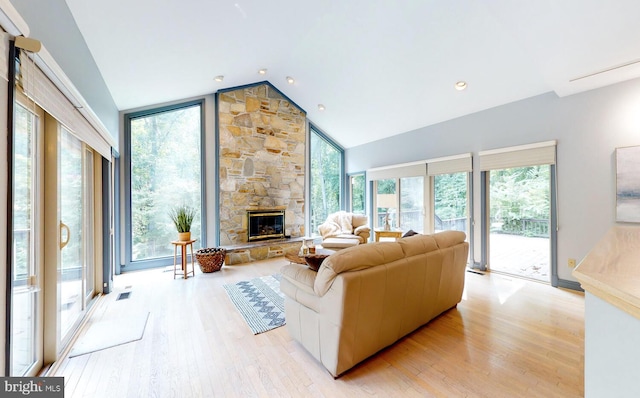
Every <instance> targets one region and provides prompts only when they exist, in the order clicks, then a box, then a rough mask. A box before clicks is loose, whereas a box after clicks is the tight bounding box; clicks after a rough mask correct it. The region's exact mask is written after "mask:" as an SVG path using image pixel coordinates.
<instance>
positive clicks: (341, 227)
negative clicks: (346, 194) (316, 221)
mask: <svg viewBox="0 0 640 398" xmlns="http://www.w3.org/2000/svg"><path fill="white" fill-rule="evenodd" d="M368 222H369V219H368V217H367V216H366V215H362V214H353V213H348V212H345V211H339V212H337V213H332V214H329V216H328V217H327V220H326V221H325V222H324V223H322V224H320V225H319V226H318V232H320V235H322V246H323V247H327V248H335V249H340V248H344V247H351V246H356V245H359V244H361V243H367V241H368V240H369V236H371V228H369V225H368Z"/></svg>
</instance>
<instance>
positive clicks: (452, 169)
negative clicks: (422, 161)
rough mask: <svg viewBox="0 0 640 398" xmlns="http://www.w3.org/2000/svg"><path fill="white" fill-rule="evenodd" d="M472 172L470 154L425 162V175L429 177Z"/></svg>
mask: <svg viewBox="0 0 640 398" xmlns="http://www.w3.org/2000/svg"><path fill="white" fill-rule="evenodd" d="M471 171H473V164H472V161H471V153H465V154H462V155H456V156H447V157H443V158H437V159H431V160H427V173H428V174H429V175H430V176H435V175H440V174H453V173H465V172H466V173H470V172H471Z"/></svg>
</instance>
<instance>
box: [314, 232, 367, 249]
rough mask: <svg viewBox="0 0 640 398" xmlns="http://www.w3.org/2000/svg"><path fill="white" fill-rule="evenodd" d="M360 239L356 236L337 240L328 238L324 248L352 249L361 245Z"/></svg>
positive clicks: (324, 242)
mask: <svg viewBox="0 0 640 398" xmlns="http://www.w3.org/2000/svg"><path fill="white" fill-rule="evenodd" d="M360 243H361V242H360V238H358V237H357V236H355V235H345V236H341V237H335V238H327V239H325V240H323V241H322V247H326V248H332V249H344V248H345V247H352V246H357V245H359V244H360Z"/></svg>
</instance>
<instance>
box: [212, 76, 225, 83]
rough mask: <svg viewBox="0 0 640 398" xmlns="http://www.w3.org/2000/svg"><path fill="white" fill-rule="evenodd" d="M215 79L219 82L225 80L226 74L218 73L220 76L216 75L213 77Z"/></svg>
mask: <svg viewBox="0 0 640 398" xmlns="http://www.w3.org/2000/svg"><path fill="white" fill-rule="evenodd" d="M213 80H215V81H217V82H221V81H223V80H224V76H222V75H218V76H216V77H214V78H213Z"/></svg>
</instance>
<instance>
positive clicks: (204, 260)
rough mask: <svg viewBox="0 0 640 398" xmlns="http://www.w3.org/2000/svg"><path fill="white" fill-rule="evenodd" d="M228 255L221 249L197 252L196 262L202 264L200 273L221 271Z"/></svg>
mask: <svg viewBox="0 0 640 398" xmlns="http://www.w3.org/2000/svg"><path fill="white" fill-rule="evenodd" d="M226 255H227V251H226V250H225V249H223V248H221V247H210V248H208V249H199V250H197V251H196V260H198V264H200V271H202V272H205V273H208V272H216V271H220V268H222V264H223V263H224V258H225V256H226Z"/></svg>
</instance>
